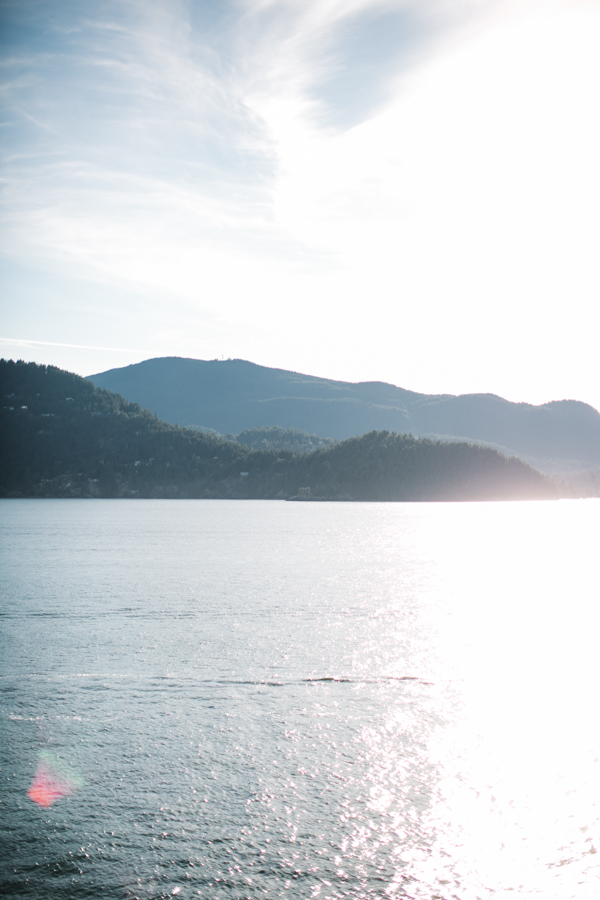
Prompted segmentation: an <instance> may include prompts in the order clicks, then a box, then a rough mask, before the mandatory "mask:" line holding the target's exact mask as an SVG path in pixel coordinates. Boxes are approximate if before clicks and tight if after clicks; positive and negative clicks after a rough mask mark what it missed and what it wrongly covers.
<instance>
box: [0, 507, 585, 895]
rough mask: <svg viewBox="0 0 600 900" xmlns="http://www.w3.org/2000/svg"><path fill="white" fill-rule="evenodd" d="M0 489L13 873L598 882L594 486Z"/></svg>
mask: <svg viewBox="0 0 600 900" xmlns="http://www.w3.org/2000/svg"><path fill="white" fill-rule="evenodd" d="M1 506H2V512H3V513H4V523H5V524H4V526H3V545H4V552H5V565H4V567H3V574H1V575H0V578H2V596H3V598H4V600H3V605H2V621H3V630H2V635H1V636H0V640H1V641H2V644H1V646H0V651H1V652H0V659H2V660H3V662H2V664H1V666H0V690H1V692H2V697H3V710H4V713H3V718H2V722H1V724H2V734H3V740H2V743H1V744H0V754H1V755H2V762H1V765H2V771H3V772H7V773H9V774H8V775H7V777H6V780H5V781H4V782H3V784H2V786H1V787H0V800H1V801H2V807H3V809H4V811H5V819H6V821H7V822H8V823H9V824H8V828H7V832H6V839H7V846H8V855H7V858H6V860H5V861H4V864H3V865H4V868H3V869H2V870H1V873H0V888H1V889H2V893H3V896H15V897H17V896H18V897H35V898H36V900H46V898H48V900H50V898H54V897H59V898H71V897H73V898H76V897H79V896H86V895H88V894H86V893H85V892H86V891H87V892H88V893H89V892H90V891H91V893H92V895H93V894H94V891H96V892H98V893H101V894H102V896H107V897H111V898H112V897H115V898H122V897H134V896H140V897H142V896H143V897H145V898H148V900H149V898H159V897H167V896H172V895H173V894H174V893H175V891H177V893H178V895H179V896H181V897H184V898H185V897H198V896H201V897H216V896H219V897H230V898H240V897H251V898H254V897H259V896H264V893H265V891H268V892H269V893H268V894H267V896H274V897H279V896H288V897H291V896H293V897H313V896H314V897H319V898H336V900H337V898H342V897H350V898H379V897H386V896H387V897H390V898H397V900H401V898H412V900H433V898H436V897H437V898H442V900H450V898H454V897H456V898H459V900H480V898H488V897H489V898H491V897H494V898H496V897H499V898H508V897H515V896H519V897H531V898H533V897H540V896H541V897H544V898H556V900H563V898H564V900H566V898H571V897H572V898H577V900H579V898H584V900H591V898H596V897H597V896H598V895H599V894H600V863H597V862H596V860H600V854H597V852H596V851H598V850H600V763H599V760H598V754H599V753H600V710H599V709H598V703H597V698H598V696H599V693H598V690H599V687H600V664H599V661H598V653H597V647H596V645H597V635H598V625H599V621H598V617H599V610H600V604H599V603H598V601H599V600H600V596H599V590H598V581H599V579H598V574H597V566H596V562H595V560H596V556H597V549H596V548H597V544H598V536H599V524H600V503H597V502H595V501H581V502H579V501H576V502H560V503H521V504H519V503H505V504H501V503H497V504H355V505H354V504H285V503H258V502H256V503H252V502H250V503H243V502H241V503H238V502H226V501H222V502H219V501H207V502H203V501H199V502H195V501H182V502H177V501H156V502H154V501H149V502H144V501H140V502H128V501H106V502H95V501H89V502H88V501H81V502H78V501H74V502H70V501H57V502H54V501H40V502H37V501H23V502H19V501H8V502H5V503H2V504H1ZM31 560H34V561H35V562H34V564H31ZM74 746H77V748H78V752H77V758H78V766H80V767H81V770H82V773H83V774H84V775H85V778H86V784H87V790H86V791H85V792H79V793H77V794H74V795H71V796H65V797H63V798H62V799H59V800H58V801H57V802H56V803H54V804H53V806H52V807H51V809H47V810H45V811H44V812H42V811H41V810H38V809H37V808H36V807H35V805H34V804H31V803H25V802H24V801H23V800H22V798H23V797H25V792H26V790H27V787H28V785H29V784H30V783H31V778H32V775H33V770H34V768H35V760H36V756H37V753H38V751H39V750H42V751H44V750H46V751H47V750H48V748H50V749H51V750H53V752H54V753H56V754H58V755H59V756H60V754H61V752H63V751H64V750H65V748H67V749H68V748H69V747H74ZM25 799H26V798H25ZM40 816H42V818H41V819H40ZM23 848H25V851H24V850H23ZM48 879H50V881H49V880H48ZM48 885H49V886H48Z"/></svg>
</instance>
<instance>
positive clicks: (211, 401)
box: [89, 357, 600, 474]
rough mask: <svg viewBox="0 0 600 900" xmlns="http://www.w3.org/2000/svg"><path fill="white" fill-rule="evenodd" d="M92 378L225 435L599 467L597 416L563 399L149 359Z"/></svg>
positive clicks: (173, 417)
mask: <svg viewBox="0 0 600 900" xmlns="http://www.w3.org/2000/svg"><path fill="white" fill-rule="evenodd" d="M89 378H90V380H91V381H92V382H93V383H94V384H95V385H97V386H98V387H103V388H106V389H108V390H111V391H116V392H117V393H119V394H122V396H123V397H127V399H128V400H131V401H135V402H137V403H140V404H141V405H142V406H144V407H147V408H148V409H151V410H152V411H153V412H154V411H155V412H157V414H158V415H159V416H160V417H161V418H162V419H164V420H165V421H167V422H170V423H172V424H175V423H179V424H180V425H199V426H204V427H208V428H211V429H215V430H216V431H217V432H220V433H228V432H229V433H237V432H240V431H243V430H247V429H253V428H256V427H258V426H280V427H282V428H285V429H300V430H302V431H306V432H311V433H314V434H318V435H322V436H325V437H328V438H336V439H338V440H343V439H345V438H349V437H354V436H356V435H360V434H364V433H366V432H369V431H373V430H377V431H380V430H387V431H394V432H399V433H410V434H412V435H415V436H421V437H430V438H432V439H435V440H443V441H468V442H476V443H480V444H482V445H484V446H489V447H492V448H494V449H497V450H499V451H501V452H502V453H505V454H507V455H514V456H518V457H519V458H520V459H522V460H524V461H525V462H528V463H529V464H530V465H532V466H535V468H537V469H539V470H540V471H542V472H545V473H547V474H558V473H573V472H582V471H585V470H589V469H593V468H594V467H598V466H600V413H598V411H597V410H595V409H594V408H593V407H591V406H588V405H587V404H586V403H580V402H578V401H576V400H560V401H553V402H551V403H545V404H543V405H542V406H533V405H531V404H529V403H511V402H510V401H508V400H503V399H502V398H501V397H497V396H496V395H494V394H462V395H459V396H454V395H451V394H419V393H416V392H414V391H408V390H405V389H403V388H399V387H395V386H394V385H392V384H385V383H383V382H359V383H357V384H352V383H348V382H344V381H331V380H330V379H326V378H316V377H314V376H311V375H302V374H299V373H297V372H288V371H286V370H284V369H270V368H267V367H265V366H259V365H256V364H254V363H251V362H247V361H245V360H241V359H232V360H224V361H219V360H199V359H182V358H179V357H163V358H159V359H148V360H146V361H145V362H141V363H137V364H135V365H132V366H125V367H124V368H120V369H110V370H109V371H108V372H101V373H99V374H97V375H90V376H89Z"/></svg>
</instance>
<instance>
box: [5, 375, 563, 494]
mask: <svg viewBox="0 0 600 900" xmlns="http://www.w3.org/2000/svg"><path fill="white" fill-rule="evenodd" d="M0 393H1V397H2V408H1V409H0V424H1V428H2V444H1V447H0V495H1V496H32V497H33V496H48V497H60V496H65V497H76V496H80V497H99V496H104V497H215V498H216V497H225V498H227V497H235V498H282V499H284V498H287V499H291V498H298V499H331V500H486V499H526V498H547V497H553V496H556V489H555V488H554V486H553V485H552V483H551V482H549V481H548V480H547V479H545V478H544V477H543V476H542V475H540V473H539V472H536V471H535V470H533V469H531V468H530V467H529V466H527V465H525V464H524V463H522V462H521V461H519V460H517V459H507V458H506V457H504V456H502V455H501V454H499V453H497V452H496V451H494V450H490V449H487V448H483V447H479V446H476V445H471V444H460V443H444V442H439V441H431V440H427V439H418V438H414V437H412V436H410V435H401V434H390V433H389V432H386V431H384V432H372V433H369V434H366V435H364V436H363V437H361V438H353V439H349V440H346V441H344V442H342V443H339V444H334V445H332V446H329V447H321V448H318V449H315V450H314V451H313V452H308V453H306V452H297V451H295V450H294V449H292V448H281V447H279V448H278V449H275V450H269V449H267V450H261V449H258V450H255V449H252V448H251V447H248V446H246V445H244V444H242V443H240V442H238V441H235V440H226V439H224V438H221V437H219V436H214V435H211V434H205V433H203V432H201V431H197V430H194V429H191V428H180V427H178V426H173V425H169V424H168V423H166V422H163V421H161V420H160V419H158V418H157V417H156V416H155V415H153V413H151V412H149V411H148V410H144V409H142V408H141V407H140V406H139V405H138V404H136V403H130V402H128V401H126V400H124V399H123V398H122V397H120V396H119V395H117V394H114V393H111V392H110V391H106V390H103V389H100V388H96V387H95V386H94V385H93V384H92V383H91V382H90V381H88V380H86V379H83V378H80V377H79V376H77V375H73V374H71V373H69V372H64V371H62V370H60V369H56V368H54V367H52V366H38V365H36V364H35V363H24V362H12V361H5V360H1V361H0ZM259 435H260V433H259ZM240 437H241V436H240ZM280 437H281V435H280ZM304 449H306V448H304Z"/></svg>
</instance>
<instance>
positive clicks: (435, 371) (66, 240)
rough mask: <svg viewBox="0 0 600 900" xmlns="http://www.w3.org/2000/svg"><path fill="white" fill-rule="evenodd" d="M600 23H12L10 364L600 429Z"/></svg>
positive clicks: (497, 15) (70, 13)
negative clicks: (162, 369) (342, 393)
mask: <svg viewBox="0 0 600 900" xmlns="http://www.w3.org/2000/svg"><path fill="white" fill-rule="evenodd" d="M599 46H600V0H95V2H94V3H81V2H80V0H58V2H57V0H0V57H1V59H0V79H1V88H0V100H1V103H2V119H1V121H0V141H1V151H0V152H1V160H2V162H1V174H0V190H1V200H0V202H1V207H0V294H1V298H2V300H1V303H2V309H1V318H0V356H3V357H5V358H13V359H26V360H34V361H36V362H40V363H47V364H52V365H58V366H60V367H62V368H65V369H69V370H71V371H75V372H78V373H79V374H82V375H87V374H92V373H96V372H101V371H104V370H106V369H109V368H113V367H117V366H125V365H129V364H130V363H134V362H139V361H141V360H143V359H148V358H150V357H156V356H186V357H194V358H198V359H221V358H223V359H227V358H241V359H249V360H251V361H253V362H256V363H259V364H261V365H266V366H274V367H279V368H283V369H292V370H294V371H299V372H305V373H307V374H311V375H318V376H322V377H327V378H335V379H339V380H345V381H387V382H390V383H393V384H396V385H399V386H401V387H404V388H407V389H410V390H414V391H422V392H424V393H452V394H458V393H479V392H486V393H488V392H491V393H495V394H499V395H500V396H503V397H506V398H507V399H510V400H515V401H525V402H528V403H545V402H547V401H549V400H561V399H567V398H568V399H577V400H583V401H585V402H587V403H590V404H592V405H593V406H595V407H596V408H597V409H600V377H599V365H598V359H599V357H600V354H599V352H598V334H599V333H600V257H599V250H598V248H599V247H600V165H599V162H598V161H599V160H600V115H599V111H600V53H599V52H598V47H599Z"/></svg>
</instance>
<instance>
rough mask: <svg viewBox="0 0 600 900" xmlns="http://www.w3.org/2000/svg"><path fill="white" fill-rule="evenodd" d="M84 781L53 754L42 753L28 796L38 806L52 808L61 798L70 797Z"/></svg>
mask: <svg viewBox="0 0 600 900" xmlns="http://www.w3.org/2000/svg"><path fill="white" fill-rule="evenodd" d="M82 783H83V782H82V779H81V778H80V777H79V776H78V775H77V774H76V773H75V772H72V771H70V770H69V769H68V768H67V766H66V765H65V764H64V763H63V762H61V760H59V759H58V758H56V757H54V756H53V755H52V754H51V753H48V752H47V751H44V752H43V753H40V757H39V760H38V765H37V769H36V770H35V775H34V776H33V781H32V782H31V785H30V786H29V790H28V791H27V796H28V797H29V799H30V800H33V802H34V803H37V804H38V806H45V807H47V806H52V804H53V803H56V801H57V800H60V799H61V797H68V796H69V794H72V793H74V791H76V790H77V789H78V788H80V787H81V785H82Z"/></svg>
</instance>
